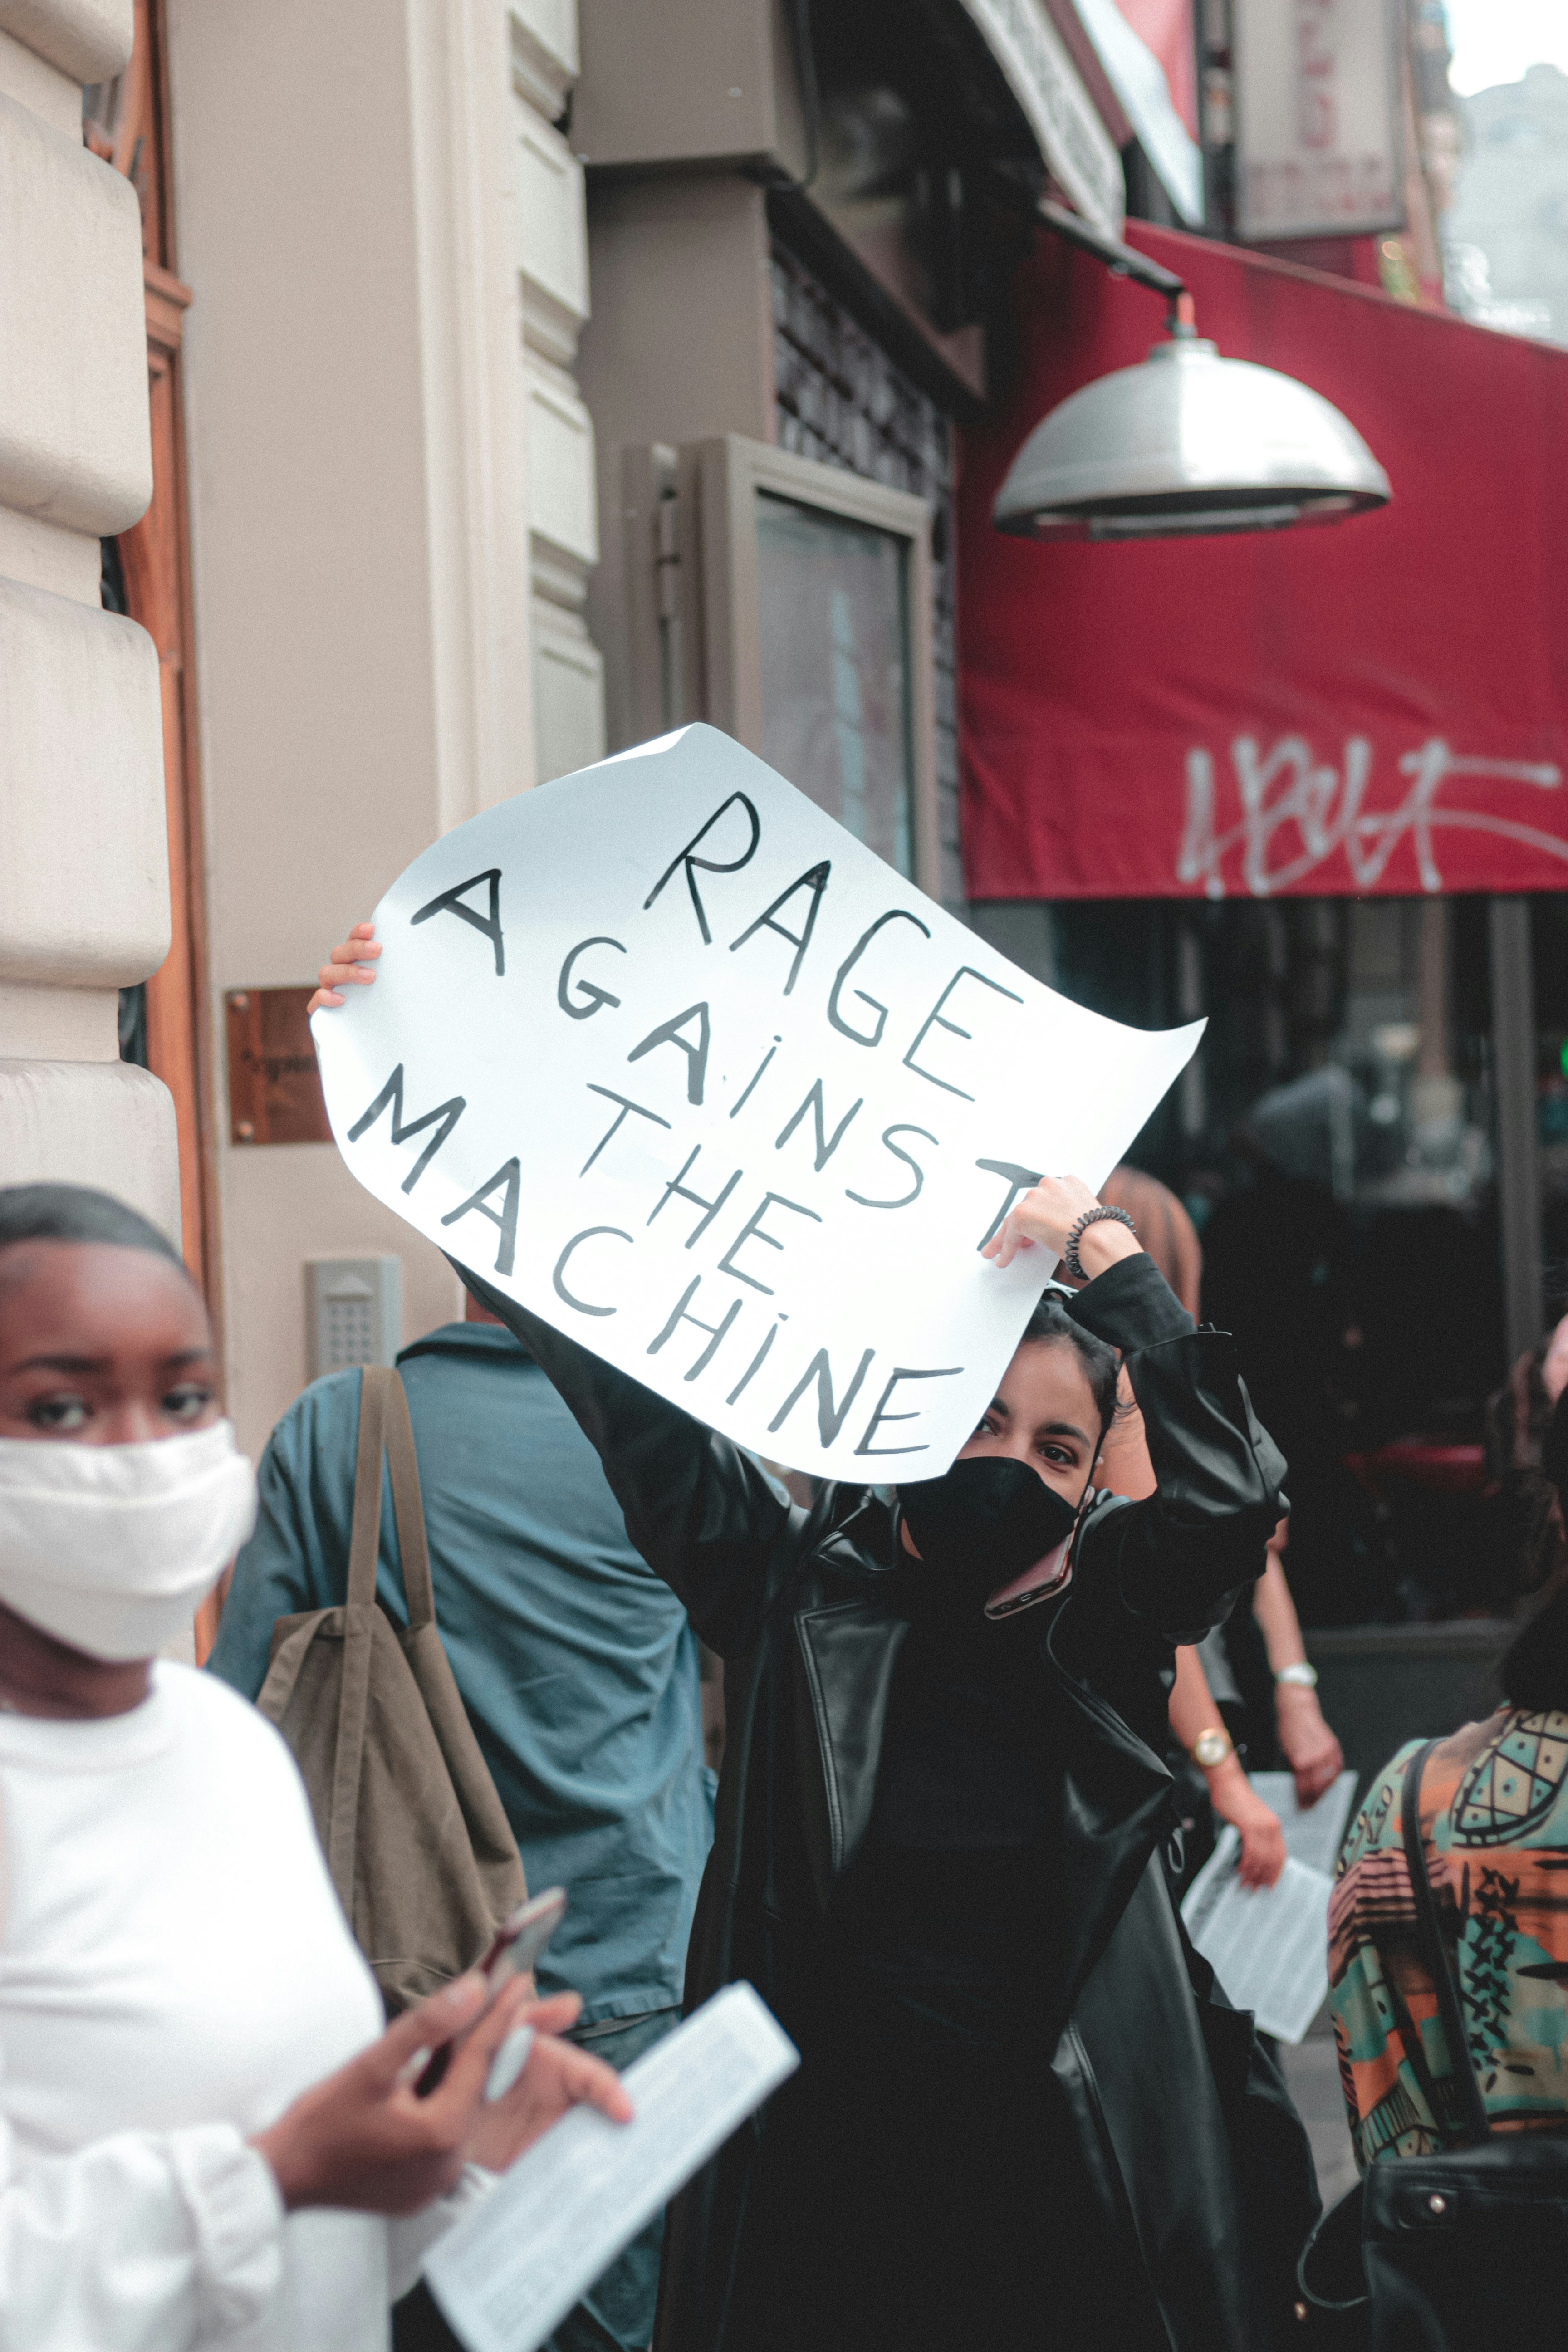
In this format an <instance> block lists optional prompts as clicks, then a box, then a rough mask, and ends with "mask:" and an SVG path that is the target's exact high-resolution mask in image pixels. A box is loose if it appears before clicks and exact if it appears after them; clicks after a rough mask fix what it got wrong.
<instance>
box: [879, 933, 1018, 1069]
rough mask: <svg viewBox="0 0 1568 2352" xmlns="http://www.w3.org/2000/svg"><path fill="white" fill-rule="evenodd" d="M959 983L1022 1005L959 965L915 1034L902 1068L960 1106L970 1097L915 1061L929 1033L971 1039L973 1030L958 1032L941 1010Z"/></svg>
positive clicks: (1000, 987) (967, 966) (996, 983)
mask: <svg viewBox="0 0 1568 2352" xmlns="http://www.w3.org/2000/svg"><path fill="white" fill-rule="evenodd" d="M961 980H977V981H978V982H980V985H981V986H982V988H994V990H995V992H996V993H997V995H998V996H1006V997H1011V998H1012V1001H1013V1003H1015V1004H1022V1003H1023V1002H1024V1000H1023V998H1022V997H1021V996H1016V995H1014V993H1013V991H1012V990H1011V989H1010V988H1004V987H1003V985H1002V983H1001V982H1000V981H999V980H987V979H986V977H985V974H984V972H983V971H975V969H974V966H973V964H969V963H961V964H960V965H959V967H958V970H957V971H955V972H954V973H953V975H952V979H951V980H950V981H949V982H948V983H947V986H946V987H945V988H944V989H943V990H942V994H941V995H940V996H939V997H938V998H937V1000H936V1003H934V1004H933V1005H932V1007H931V1011H930V1012H929V1013H927V1015H926V1017H925V1019H924V1020H923V1021H922V1022H921V1025H920V1028H919V1030H918V1031H917V1032H916V1034H915V1042H914V1044H913V1045H911V1046H910V1050H909V1052H908V1053H907V1054H906V1055H904V1067H905V1069H906V1070H912V1071H913V1072H914V1074H915V1076H916V1077H917V1078H929V1079H930V1080H931V1085H932V1086H933V1087H941V1088H942V1091H943V1093H944V1094H950V1095H956V1096H957V1097H959V1100H960V1101H961V1102H973V1100H974V1097H973V1095H966V1094H965V1093H964V1091H963V1087H955V1086H952V1085H950V1084H949V1082H948V1080H947V1079H946V1078H939V1077H938V1076H937V1075H936V1072H935V1071H934V1070H924V1069H922V1068H921V1066H920V1064H919V1063H918V1062H917V1061H916V1059H915V1055H916V1054H917V1053H918V1052H919V1050H920V1048H921V1045H923V1044H924V1042H925V1039H926V1037H927V1036H928V1035H929V1034H930V1033H931V1030H932V1029H946V1030H949V1031H950V1032H951V1033H952V1035H953V1036H954V1037H973V1030H969V1029H961V1028H960V1027H959V1025H958V1024H957V1022H956V1021H949V1020H948V1019H947V1018H946V1016H945V1014H944V1013H943V1012H942V1006H943V1005H944V1004H945V1003H947V1000H948V998H949V997H950V996H951V995H952V992H953V990H954V989H955V988H956V987H957V986H958V983H959V982H960V981H961Z"/></svg>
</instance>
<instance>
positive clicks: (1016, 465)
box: [992, 203, 1393, 540]
mask: <svg viewBox="0 0 1568 2352" xmlns="http://www.w3.org/2000/svg"><path fill="white" fill-rule="evenodd" d="M1040 210H1041V213H1042V214H1043V215H1045V217H1046V219H1047V223H1048V225H1049V226H1051V227H1052V228H1054V229H1055V230H1056V231H1057V233H1058V236H1064V237H1066V238H1067V239H1068V242H1069V243H1070V244H1073V245H1077V246H1081V247H1083V248H1084V249H1085V250H1086V251H1088V252H1089V253H1093V254H1095V255H1096V256H1097V257H1099V259H1100V260H1101V261H1104V262H1105V263H1106V264H1107V265H1108V267H1109V268H1111V269H1112V270H1114V271H1115V273H1116V274H1117V275H1118V276H1119V277H1126V278H1134V279H1136V280H1137V282H1138V283H1139V284H1140V285H1143V286H1148V287H1151V288H1152V289H1153V290H1154V291H1156V292H1158V293H1162V294H1163V295H1164V296H1165V297H1166V298H1167V300H1168V302H1169V304H1170V310H1169V315H1168V317H1167V320H1166V327H1167V331H1168V337H1169V340H1168V341H1164V342H1162V343H1156V344H1155V345H1154V347H1153V349H1152V352H1150V354H1149V356H1148V358H1147V359H1146V360H1143V361H1142V362H1140V364H1139V365H1138V366H1136V367H1128V368H1118V369H1117V370H1115V372H1114V373H1111V374H1110V375H1103V376H1100V377H1098V378H1097V379H1096V380H1095V382H1094V383H1087V384H1085V385H1084V386H1083V387H1082V389H1081V390H1080V391H1078V392H1075V393H1073V394H1071V395H1070V396H1069V397H1068V399H1066V400H1064V401H1063V402H1062V403H1061V404H1060V406H1059V407H1058V408H1053V409H1052V410H1051V412H1050V414H1049V415H1047V416H1045V417H1042V419H1041V420H1040V422H1039V424H1038V425H1036V427H1035V429H1034V431H1033V432H1032V433H1031V434H1030V435H1029V437H1028V439H1027V440H1026V442H1025V443H1024V446H1023V447H1022V448H1021V449H1020V450H1019V452H1018V454H1017V456H1016V457H1015V458H1014V460H1013V463H1012V465H1011V467H1009V468H1008V472H1007V478H1006V480H1005V482H1004V483H1003V485H1002V488H1001V489H1000V490H999V491H998V493H997V496H996V502H995V505H994V508H993V509H992V520H993V522H994V524H995V527H996V529H997V530H1005V531H1010V532H1014V533H1016V534H1018V535H1019V536H1022V537H1025V538H1032V539H1091V540H1118V539H1155V538H1173V537H1181V536H1195V535H1198V534H1208V533H1213V532H1218V531H1244V530H1289V529H1291V528H1292V527H1293V526H1294V525H1296V524H1298V523H1308V522H1340V521H1342V520H1345V519H1346V518H1347V517H1349V516H1351V515H1354V514H1365V513H1368V512H1370V511H1371V510H1372V509H1373V508H1376V507H1381V506H1385V505H1386V504H1387V503H1388V500H1389V499H1390V497H1391V496H1392V495H1393V494H1392V491H1391V489H1390V487H1389V480H1388V477H1387V475H1386V474H1385V473H1384V470H1383V467H1381V466H1380V465H1379V464H1378V462H1377V459H1376V458H1375V457H1373V454H1372V451H1371V450H1370V449H1369V448H1368V447H1367V446H1366V443H1365V442H1364V441H1363V439H1362V437H1361V435H1360V434H1359V433H1358V432H1357V431H1356V429H1355V427H1354V425H1352V424H1351V422H1350V420H1349V418H1348V417H1346V416H1343V415H1341V413H1340V411H1339V410H1338V409H1337V408H1335V407H1334V406H1333V404H1331V402H1330V401H1327V400H1325V399H1324V398H1323V397H1322V395H1321V394H1320V393H1316V392H1313V391H1311V390H1310V388H1309V386H1308V385H1306V384H1304V383H1298V382H1297V380H1296V378H1295V377H1294V376H1289V375H1281V374H1280V373H1279V371H1278V370H1277V369H1275V368H1266V367H1258V366H1255V365H1254V364H1253V362H1251V361H1249V360H1227V359H1222V358H1221V356H1220V353H1219V352H1218V350H1217V349H1216V347H1215V344H1213V343H1211V342H1206V341H1204V340H1203V339H1202V338H1201V337H1200V336H1199V334H1198V332H1197V329H1196V326H1195V324H1194V317H1193V301H1192V297H1191V295H1190V294H1189V293H1188V292H1187V289H1186V288H1185V286H1184V284H1183V282H1182V280H1181V279H1180V278H1177V277H1176V276H1175V274H1174V273H1173V271H1171V270H1169V269H1163V268H1161V267H1160V265H1159V264H1158V263H1157V262H1152V261H1150V260H1149V259H1148V258H1147V257H1145V256H1144V255H1142V254H1141V253H1138V252H1136V251H1135V250H1134V248H1133V247H1131V246H1125V245H1118V244H1117V243H1115V242H1114V240H1112V239H1111V238H1109V237H1102V236H1100V235H1099V234H1098V232H1096V231H1095V230H1093V229H1090V228H1089V227H1088V226H1087V225H1086V224H1085V223H1084V222H1082V221H1080V220H1079V218H1078V217H1077V215H1075V214H1072V213H1068V212H1066V211H1064V210H1063V208H1062V207H1061V206H1060V205H1053V204H1048V203H1046V204H1042V205H1041V206H1040Z"/></svg>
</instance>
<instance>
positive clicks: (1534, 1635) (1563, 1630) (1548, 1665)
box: [1498, 1585, 1568, 1715]
mask: <svg viewBox="0 0 1568 2352" xmlns="http://www.w3.org/2000/svg"><path fill="white" fill-rule="evenodd" d="M1498 1680H1499V1682H1500V1684H1501V1685H1502V1693H1503V1696H1504V1697H1505V1698H1506V1699H1507V1701H1508V1703H1509V1705H1510V1706H1517V1707H1522V1708H1523V1709H1524V1711H1525V1713H1526V1714H1527V1715H1552V1714H1554V1713H1568V1585H1563V1587H1562V1588H1561V1589H1560V1590H1559V1591H1556V1592H1554V1593H1553V1594H1552V1598H1551V1600H1550V1601H1548V1602H1547V1604H1546V1606H1545V1608H1544V1609H1542V1610H1540V1611H1538V1612H1537V1613H1536V1615H1535V1616H1533V1617H1532V1618H1531V1620H1530V1622H1529V1623H1528V1624H1526V1625H1522V1626H1521V1628H1520V1630H1519V1632H1518V1633H1516V1634H1515V1635H1514V1637H1513V1640H1512V1641H1511V1642H1510V1644H1509V1647H1508V1650H1507V1652H1506V1654H1505V1655H1504V1657H1503V1662H1502V1664H1501V1665H1500V1667H1499V1669H1498Z"/></svg>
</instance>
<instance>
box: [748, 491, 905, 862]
mask: <svg viewBox="0 0 1568 2352" xmlns="http://www.w3.org/2000/svg"><path fill="white" fill-rule="evenodd" d="M756 517H757V605H758V620H759V625H760V636H761V646H762V735H763V743H762V748H763V758H764V759H765V760H766V761H767V762H768V764H769V765H770V767H773V768H776V769H777V770H778V771H779V772H780V774H781V775H785V776H788V777H789V779H790V781H791V782H792V783H794V784H795V785H797V786H798V788H799V789H800V790H801V791H802V792H803V793H807V794H808V795H809V796H810V798H811V799H812V800H814V801H816V803H817V804H818V806H819V807H821V808H825V809H826V811H827V813H828V814H829V815H830V816H834V817H837V820H838V822H839V824H842V825H844V826H845V827H846V828H847V831H849V832H850V833H852V834H853V835H855V837H856V839H857V840H858V841H863V842H865V843H866V844H867V845H868V847H869V848H871V849H874V850H875V851H876V852H877V855H878V856H879V857H884V858H886V859H887V861H888V863H889V865H890V866H896V867H897V869H898V871H899V872H900V874H912V873H913V870H914V841H913V824H912V814H913V783H914V778H913V759H912V745H911V740H910V694H909V676H910V662H909V631H910V598H909V583H908V576H907V575H908V567H909V543H908V541H907V540H904V539H901V538H900V537H899V536H898V535H897V534H896V533H894V532H891V531H885V530H874V529H872V528H870V527H869V526H868V525H866V524H863V523H858V522H854V521H851V520H848V519H847V517H845V516H841V515H836V514H832V513H829V512H827V511H826V510H825V509H820V508H811V507H805V506H801V505H798V504H797V503H796V502H795V500H794V499H783V498H778V497H775V496H774V495H773V493H772V492H770V491H766V490H759V491H758V492H757V494H756Z"/></svg>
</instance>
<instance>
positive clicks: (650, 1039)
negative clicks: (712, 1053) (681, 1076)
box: [626, 1004, 709, 1103]
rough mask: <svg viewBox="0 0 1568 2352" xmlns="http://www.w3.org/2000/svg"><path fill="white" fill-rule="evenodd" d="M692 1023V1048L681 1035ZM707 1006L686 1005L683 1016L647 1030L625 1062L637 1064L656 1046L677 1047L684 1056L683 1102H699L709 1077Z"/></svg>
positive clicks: (688, 1039)
mask: <svg viewBox="0 0 1568 2352" xmlns="http://www.w3.org/2000/svg"><path fill="white" fill-rule="evenodd" d="M693 1020H694V1021H695V1022H696V1024H697V1042H696V1044H695V1045H693V1043H692V1041H691V1039H690V1038H689V1037H683V1036H682V1035H681V1034H680V1032H681V1031H682V1029H684V1028H685V1026H686V1024H687V1023H688V1022H689V1021H693ZM708 1037H709V1029H708V1007H707V1006H706V1005H705V1004H689V1005H688V1006H687V1008H686V1010H685V1012H684V1013H677V1014H676V1016H675V1018H674V1020H673V1021H663V1022H661V1023H660V1024H659V1025H658V1028H657V1029H650V1030H649V1031H648V1033H647V1036H646V1037H645V1038H644V1039H643V1041H642V1044H641V1045H634V1046H633V1047H632V1050H631V1052H630V1053H629V1054H628V1055H626V1059H627V1061H628V1062H640V1061H641V1060H642V1057H643V1055H645V1054H651V1053H652V1052H653V1049H654V1047H655V1046H656V1045H679V1048H680V1050H681V1052H682V1053H683V1054H684V1055H685V1056H686V1099H687V1101H688V1102H691V1103H700V1101H701V1099H702V1082H703V1080H704V1079H705V1078H706V1076H707V1075H708Z"/></svg>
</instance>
